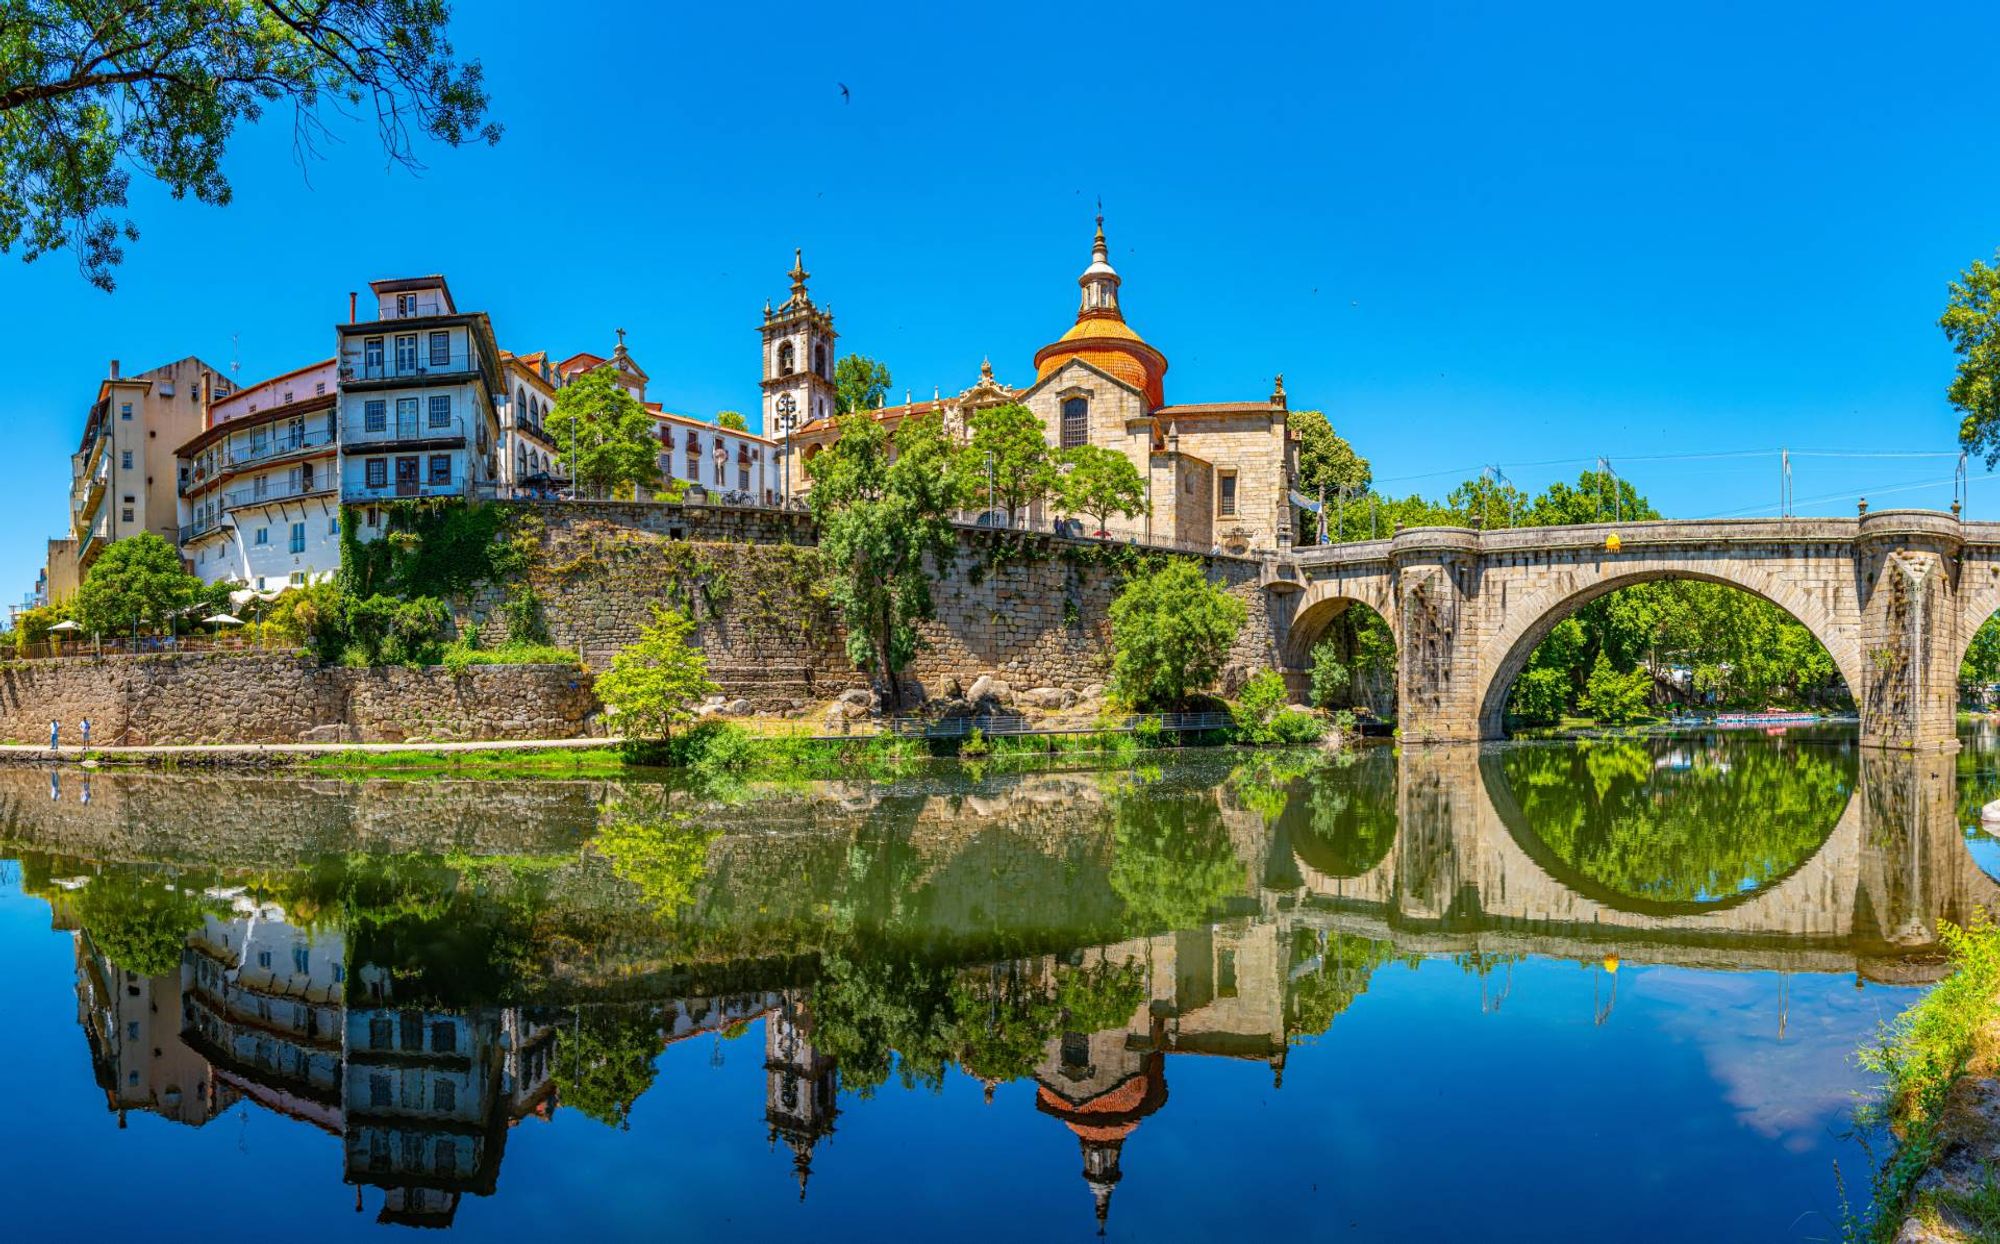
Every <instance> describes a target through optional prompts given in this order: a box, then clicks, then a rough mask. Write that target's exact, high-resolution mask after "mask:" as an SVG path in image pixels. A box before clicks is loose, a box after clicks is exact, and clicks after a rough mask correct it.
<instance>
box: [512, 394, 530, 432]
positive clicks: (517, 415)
mask: <svg viewBox="0 0 2000 1244" xmlns="http://www.w3.org/2000/svg"><path fill="white" fill-rule="evenodd" d="M527 421H528V391H527V390H526V389H524V388H522V387H521V386H520V385H518V384H517V385H515V386H514V426H515V427H517V428H518V427H520V426H521V425H522V424H523V423H526V422H527Z"/></svg>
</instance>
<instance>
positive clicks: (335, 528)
mask: <svg viewBox="0 0 2000 1244" xmlns="http://www.w3.org/2000/svg"><path fill="white" fill-rule="evenodd" d="M326 534H327V535H329V536H337V535H339V534H340V515H338V514H335V515H334V516H333V517H331V518H329V519H327V520H326Z"/></svg>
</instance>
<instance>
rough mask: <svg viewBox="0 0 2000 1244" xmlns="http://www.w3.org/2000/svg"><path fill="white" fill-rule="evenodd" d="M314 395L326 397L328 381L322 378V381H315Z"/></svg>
mask: <svg viewBox="0 0 2000 1244" xmlns="http://www.w3.org/2000/svg"><path fill="white" fill-rule="evenodd" d="M313 396H314V397H325V396H326V381H324V380H321V381H317V382H315V383H314V385H313Z"/></svg>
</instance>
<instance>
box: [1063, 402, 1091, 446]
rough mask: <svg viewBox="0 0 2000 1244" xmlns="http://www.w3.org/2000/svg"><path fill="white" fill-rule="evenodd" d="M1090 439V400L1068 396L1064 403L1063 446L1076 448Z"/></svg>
mask: <svg viewBox="0 0 2000 1244" xmlns="http://www.w3.org/2000/svg"><path fill="white" fill-rule="evenodd" d="M1089 440H1090V402H1089V400H1088V399H1086V398H1081V397H1067V398H1064V399H1063V404H1062V447H1063V448H1064V449H1075V448H1076V447H1077V446H1078V445H1082V444H1085V443H1086V442H1088V441H1089Z"/></svg>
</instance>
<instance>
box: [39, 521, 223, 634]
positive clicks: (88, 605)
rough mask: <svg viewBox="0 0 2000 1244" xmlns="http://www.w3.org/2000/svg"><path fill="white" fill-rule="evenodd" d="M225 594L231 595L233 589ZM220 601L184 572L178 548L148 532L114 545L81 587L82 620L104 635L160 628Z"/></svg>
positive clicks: (78, 609)
mask: <svg viewBox="0 0 2000 1244" xmlns="http://www.w3.org/2000/svg"><path fill="white" fill-rule="evenodd" d="M218 586H220V585H218ZM220 590H221V593H222V594H223V596H224V597H226V596H227V593H228V589H227V588H226V587H224V588H221V589H220ZM214 597H215V590H214V589H211V588H210V587H209V586H208V585H206V584H204V583H203V582H202V581H201V580H200V579H198V578H196V577H195V576H194V575H191V574H189V573H188V572H187V571H186V570H183V569H182V568H181V555H180V551H179V550H178V549H176V548H175V547H174V546H173V545H171V544H168V543H167V542H166V541H165V540H163V539H161V538H160V537H159V536H156V535H154V534H153V533H152V532H150V531H147V532H141V533H140V534H138V535H136V536H127V537H126V538H124V539H123V540H115V541H113V542H112V543H111V546H110V547H109V548H107V549H105V550H104V552H102V553H100V554H99V555H98V558H97V560H96V561H94V562H92V563H91V564H90V570H89V572H88V573H87V574H85V575H84V577H83V584H82V586H80V587H79V588H77V592H76V619H77V621H78V622H79V623H80V624H82V626H83V628H84V629H85V630H87V631H94V632H96V633H98V634H100V635H116V634H120V633H123V632H127V631H131V630H133V629H135V628H139V627H144V628H148V629H152V630H159V629H161V628H163V627H164V626H166V625H167V622H168V620H169V619H170V618H174V617H177V616H179V615H180V614H182V613H185V612H187V611H189V610H192V609H193V608H195V606H196V605H198V604H200V603H202V602H203V601H204V600H212V599H214Z"/></svg>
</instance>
